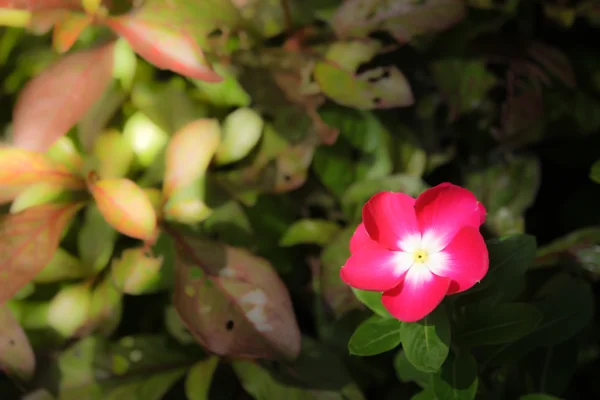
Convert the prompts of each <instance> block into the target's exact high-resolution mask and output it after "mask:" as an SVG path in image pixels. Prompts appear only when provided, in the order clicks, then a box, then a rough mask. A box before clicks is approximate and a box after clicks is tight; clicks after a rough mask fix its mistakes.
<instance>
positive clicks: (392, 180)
mask: <svg viewBox="0 0 600 400" xmlns="http://www.w3.org/2000/svg"><path fill="white" fill-rule="evenodd" d="M425 189H427V184H426V183H425V182H424V181H423V180H422V179H421V178H419V177H416V176H412V175H408V174H395V175H388V176H384V177H380V178H374V179H364V180H357V181H355V182H354V183H352V184H351V185H349V186H348V187H347V189H346V191H345V192H344V194H343V195H342V196H341V202H342V207H343V209H344V213H345V214H346V215H348V216H349V217H350V218H353V219H355V220H360V219H361V211H362V206H363V205H364V204H365V203H366V202H367V201H368V200H369V199H370V198H371V197H372V196H373V195H374V194H375V193H378V192H383V191H391V192H402V193H406V194H408V195H410V196H413V197H416V196H418V195H419V194H421V193H422V192H423V191H424V190H425Z"/></svg>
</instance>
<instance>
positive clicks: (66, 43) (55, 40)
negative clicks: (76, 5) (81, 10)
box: [52, 13, 93, 53]
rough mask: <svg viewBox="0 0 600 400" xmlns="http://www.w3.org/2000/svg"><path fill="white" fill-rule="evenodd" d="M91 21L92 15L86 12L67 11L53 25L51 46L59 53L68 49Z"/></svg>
mask: <svg viewBox="0 0 600 400" xmlns="http://www.w3.org/2000/svg"><path fill="white" fill-rule="evenodd" d="M92 21H93V16H90V15H87V14H75V13H67V14H65V16H64V17H63V18H61V19H60V20H59V21H58V22H56V24H55V25H54V32H53V33H52V46H53V47H54V49H55V50H56V51H57V52H59V53H65V52H67V51H69V49H70V48H71V46H73V44H74V43H75V42H76V41H77V38H78V37H79V35H81V32H83V30H84V29H85V28H87V27H88V26H89V25H90V24H91V23H92Z"/></svg>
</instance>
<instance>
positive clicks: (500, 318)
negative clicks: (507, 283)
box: [460, 303, 542, 346]
mask: <svg viewBox="0 0 600 400" xmlns="http://www.w3.org/2000/svg"><path fill="white" fill-rule="evenodd" d="M541 320H542V314H541V313H540V311H539V310H538V308H537V307H535V306H534V305H531V304H526V303H509V304H499V305H497V306H495V307H492V308H481V309H477V310H474V311H473V312H470V313H468V314H467V316H466V317H465V325H464V326H463V328H462V329H463V330H462V332H461V334H460V339H461V341H462V343H465V344H466V345H468V346H479V345H484V344H502V343H509V342H512V341H515V340H517V339H520V338H521V337H523V336H525V335H527V334H529V333H531V332H533V331H534V330H535V329H536V328H537V326H538V325H539V323H540V321H541Z"/></svg>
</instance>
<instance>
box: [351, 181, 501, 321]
mask: <svg viewBox="0 0 600 400" xmlns="http://www.w3.org/2000/svg"><path fill="white" fill-rule="evenodd" d="M485 215H486V211H485V208H484V207H483V205H481V204H480V203H479V202H478V201H477V199H476V198H475V196H474V195H473V193H471V192H470V191H468V190H467V189H464V188H461V187H459V186H455V185H452V184H450V183H442V184H441V185H438V186H436V187H433V188H431V189H428V190H426V191H424V192H423V193H422V194H421V195H420V196H419V197H418V198H417V199H416V200H415V199H413V198H412V197H410V196H408V195H406V194H403V193H393V192H381V193H378V194H376V195H374V196H373V197H371V199H370V200H369V201H368V202H367V203H366V204H365V206H364V207H363V211H362V219H363V223H361V224H360V225H359V226H358V228H356V231H355V232H354V235H353V236H352V239H351V240H350V253H351V255H350V258H349V259H348V261H346V264H345V265H344V266H343V267H342V269H341V271H340V275H341V277H342V280H343V281H344V282H346V283H347V284H348V285H350V286H352V287H354V288H356V289H362V290H371V291H378V292H383V296H382V302H383V305H384V306H385V308H386V309H387V310H388V311H389V312H390V313H391V314H392V315H393V316H394V317H396V318H398V319H399V320H401V321H405V322H413V321H418V320H420V319H422V318H424V317H425V316H427V315H428V314H429V313H431V312H432V311H433V310H434V309H435V308H436V307H437V306H438V305H439V304H440V303H441V302H442V300H443V299H444V296H446V295H448V294H454V293H459V292H463V291H465V290H467V289H469V288H471V287H472V286H473V285H474V284H475V283H477V282H478V281H480V280H481V279H482V278H483V277H484V276H485V274H486V273H487V270H488V264H489V257H488V251H487V247H486V245H485V242H484V240H483V237H482V236H481V233H479V227H480V226H481V224H483V222H484V221H485Z"/></svg>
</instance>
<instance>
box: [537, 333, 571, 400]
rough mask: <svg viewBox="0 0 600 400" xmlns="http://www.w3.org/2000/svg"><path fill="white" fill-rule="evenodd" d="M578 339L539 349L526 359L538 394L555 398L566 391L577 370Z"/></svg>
mask: <svg viewBox="0 0 600 400" xmlns="http://www.w3.org/2000/svg"><path fill="white" fill-rule="evenodd" d="M578 355H579V342H578V338H577V337H574V338H572V339H569V340H567V341H565V342H562V343H559V344H557V345H556V346H550V347H547V348H541V349H538V350H536V351H534V352H533V353H532V354H531V357H528V366H529V368H528V371H529V375H530V376H531V377H532V378H533V379H534V380H535V387H536V388H537V389H539V390H540V392H543V393H547V394H552V395H556V396H560V395H562V394H563V393H564V392H565V390H567V388H568V386H569V384H570V383H571V379H572V378H573V376H574V375H575V372H576V370H577V358H578Z"/></svg>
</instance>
